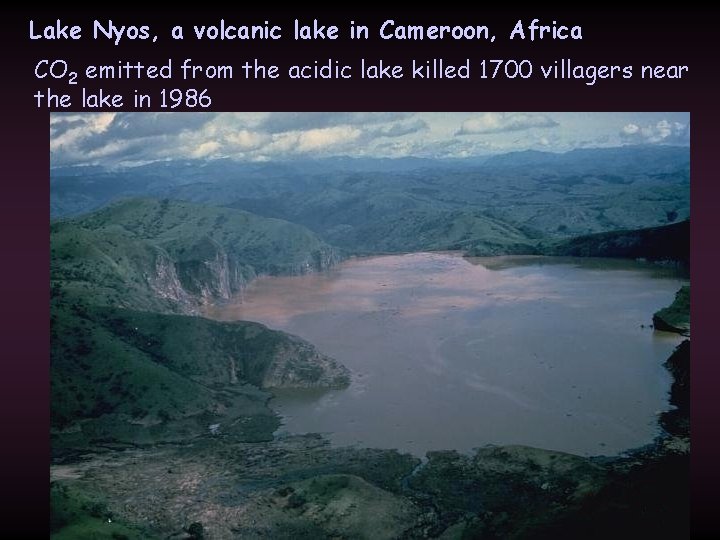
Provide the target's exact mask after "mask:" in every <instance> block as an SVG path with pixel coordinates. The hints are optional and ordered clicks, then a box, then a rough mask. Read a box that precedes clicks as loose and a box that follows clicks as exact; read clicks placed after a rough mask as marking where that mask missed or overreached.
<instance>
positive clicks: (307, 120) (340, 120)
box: [257, 112, 412, 133]
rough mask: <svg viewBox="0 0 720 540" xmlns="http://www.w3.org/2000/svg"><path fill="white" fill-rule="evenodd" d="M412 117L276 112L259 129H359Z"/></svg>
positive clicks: (267, 117)
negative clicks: (337, 127)
mask: <svg viewBox="0 0 720 540" xmlns="http://www.w3.org/2000/svg"><path fill="white" fill-rule="evenodd" d="M411 117H412V113H403V112H383V113H373V112H292V113H291V112H276V113H269V114H268V115H267V116H266V117H265V118H264V119H263V120H262V121H261V122H260V123H259V124H258V126H257V128H258V129H259V130H261V131H267V132H268V133H284V132H287V131H301V130H308V129H318V128H326V127H334V126H342V125H350V126H356V127H359V126H365V125H373V124H382V123H386V122H397V121H399V120H406V119H408V118H411Z"/></svg>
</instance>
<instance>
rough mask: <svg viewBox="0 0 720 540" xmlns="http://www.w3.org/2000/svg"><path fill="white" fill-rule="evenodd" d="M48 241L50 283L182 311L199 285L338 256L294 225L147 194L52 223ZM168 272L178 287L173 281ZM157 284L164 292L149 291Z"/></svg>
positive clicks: (232, 283)
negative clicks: (149, 196)
mask: <svg viewBox="0 0 720 540" xmlns="http://www.w3.org/2000/svg"><path fill="white" fill-rule="evenodd" d="M50 246H51V266H50V268H51V280H52V284H53V287H54V288H55V289H56V290H59V289H61V290H63V291H64V292H67V293H69V294H71V295H73V296H74V297H77V298H80V299H83V298H87V297H92V302H93V303H96V304H97V303H99V304H104V305H114V306H121V307H129V308H135V309H145V310H154V311H182V310H183V306H182V303H183V301H184V302H185V304H186V305H187V304H188V303H191V302H192V296H193V295H195V296H197V295H198V294H199V293H200V292H201V291H200V289H201V288H203V287H205V288H207V289H208V290H209V293H210V294H211V295H212V294H215V295H221V294H225V295H227V294H228V293H232V292H234V290H237V287H238V286H239V284H242V283H244V282H246V281H247V280H249V279H251V278H252V277H254V276H255V275H256V274H258V273H270V274H288V273H302V272H305V271H308V270H313V269H318V268H324V267H325V266H327V265H329V264H330V263H331V262H333V261H334V260H335V258H336V257H337V255H336V253H335V251H334V250H333V249H332V248H330V247H329V246H328V245H327V244H325V243H323V242H322V241H320V240H319V239H318V238H317V237H316V236H315V235H314V234H313V233H311V232H310V231H309V230H308V229H306V228H304V227H302V226H299V225H294V224H291V223H288V222H285V221H281V220H275V219H268V218H262V217H259V216H254V215H252V214H249V213H247V212H242V211H238V210H232V209H227V208H225V209H223V208H215V207H204V206H201V205H195V204H191V203H182V202H170V201H167V200H163V201H159V200H153V199H133V200H129V201H124V202H121V203H117V204H114V205H112V206H110V207H108V208H105V209H103V210H101V211H99V212H96V213H94V214H90V215H88V216H85V217H82V218H78V219H75V220H70V221H63V222H56V223H54V224H53V225H52V226H51V231H50ZM213 265H214V266H213ZM174 275H176V276H177V278H178V279H179V281H180V283H179V285H181V286H182V288H178V286H177V285H178V284H177V283H173V280H172V278H173V277H174ZM224 281H227V283H229V285H226V286H223V282H224ZM233 287H235V289H234V290H233ZM158 288H164V289H165V291H164V293H163V294H161V295H158V294H157V290H153V289H158ZM226 289H229V290H226Z"/></svg>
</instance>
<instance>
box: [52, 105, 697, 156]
mask: <svg viewBox="0 0 720 540" xmlns="http://www.w3.org/2000/svg"><path fill="white" fill-rule="evenodd" d="M689 142H690V115H689V113H672V112H663V113H627V112H622V113H567V112H561V113H558V112H553V113H550V112H548V113H498V112H475V113H456V112H455V113H398V112H389V113H387V112H386V113H382V112H380V113H367V112H361V113H357V112H356V113H328V112H318V113H308V112H304V113H93V114H91V113H87V114H85V113H83V114H77V113H75V114H73V113H59V114H52V115H51V116H50V157H51V164H52V166H60V165H74V164H101V165H108V166H114V165H134V164H141V163H147V162H149V161H155V160H161V159H162V160H164V159H188V158H211V159H212V158H221V157H230V158H234V159H240V160H253V161H268V160H275V159H295V158H302V157H308V158H312V157H327V156H368V157H403V156H418V157H429V158H459V157H469V156H482V155H488V154H497V153H504V152H510V151H514V150H527V149H534V150H547V151H551V152H564V151H567V150H572V149H573V148H587V147H597V146H619V145H623V144H681V145H688V144H689Z"/></svg>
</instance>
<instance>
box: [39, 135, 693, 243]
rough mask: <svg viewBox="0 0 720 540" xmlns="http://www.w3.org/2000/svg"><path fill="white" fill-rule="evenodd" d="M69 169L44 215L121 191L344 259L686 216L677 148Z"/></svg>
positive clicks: (78, 208)
mask: <svg viewBox="0 0 720 540" xmlns="http://www.w3.org/2000/svg"><path fill="white" fill-rule="evenodd" d="M70 169H72V170H69V169H68V168H65V169H62V170H57V171H52V172H51V185H50V191H51V208H52V213H53V215H54V216H69V215H76V214H79V213H82V212H86V211H88V210H92V209H96V208H98V207H101V206H103V205H106V204H107V203H108V202H110V201H114V200H117V199H118V198H121V197H127V196H152V197H169V198H171V199H175V200H185V201H194V202H198V203H202V204H206V205H213V206H225V207H233V208H238V209H242V210H247V211H250V212H253V213H256V214H259V215H263V216H266V217H274V218H280V219H284V220H287V221H292V222H294V223H298V224H301V225H304V226H306V227H308V228H310V229H311V230H312V231H314V232H315V233H316V234H317V235H318V236H320V237H321V238H322V239H323V240H325V241H327V242H329V243H331V244H334V245H338V246H341V247H343V248H344V249H346V250H348V251H351V252H356V253H373V252H375V253H377V252H387V251H404V250H407V249H451V248H453V247H455V246H461V245H462V246H464V245H471V246H472V245H477V246H482V245H483V244H486V246H485V249H486V251H487V252H488V253H492V252H496V251H498V249H499V250H500V251H502V249H504V248H503V246H504V245H507V246H511V247H508V248H507V249H508V251H514V250H516V249H519V248H517V246H518V245H526V244H528V243H532V242H529V241H530V240H533V239H539V238H569V237H572V236H578V235H584V234H591V233H598V232H606V231H612V230H619V229H638V228H643V227H652V226H658V225H663V224H667V223H672V222H676V221H680V220H683V219H687V218H688V217H689V215H690V202H689V199H690V195H689V191H690V190H689V181H690V180H689V179H690V174H689V170H690V169H689V149H688V148H687V147H673V146H626V147H620V148H594V149H581V150H573V151H571V152H567V153H565V154H555V153H549V152H536V151H527V152H514V153H510V154H505V155H500V156H494V157H490V158H487V159H484V158H483V159H478V158H469V159H456V160H430V159H419V158H402V159H374V158H343V157H335V158H327V159H320V160H295V161H283V162H270V163H246V162H237V161H233V160H229V159H221V160H212V161H204V160H178V161H165V162H156V163H150V164H147V165H143V166H140V167H134V168H127V169H117V170H104V171H98V170H97V169H95V168H81V167H75V168H70ZM489 223H494V224H496V225H498V224H502V226H503V227H505V228H508V230H514V231H516V233H517V234H513V235H512V236H511V238H508V239H507V241H498V239H496V238H494V237H492V235H491V236H490V237H483V234H484V232H491V229H492V227H490V225H489ZM466 233H467V234H469V236H467V234H466ZM500 240H502V239H500Z"/></svg>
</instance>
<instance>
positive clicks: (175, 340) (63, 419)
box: [51, 299, 349, 452]
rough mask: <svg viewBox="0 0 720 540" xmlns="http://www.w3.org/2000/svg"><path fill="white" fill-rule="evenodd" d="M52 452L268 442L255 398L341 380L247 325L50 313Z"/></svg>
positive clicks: (310, 354)
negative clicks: (204, 438) (212, 440)
mask: <svg viewBox="0 0 720 540" xmlns="http://www.w3.org/2000/svg"><path fill="white" fill-rule="evenodd" d="M51 337H52V339H51V402H52V428H53V430H54V431H53V439H54V440H53V448H54V450H55V451H56V452H59V451H61V450H62V449H63V448H64V447H67V446H70V447H78V446H84V445H90V444H97V443H104V444H107V443H111V442H112V443H118V442H123V443H133V444H138V443H150V442H157V441H162V440H186V439H191V438H193V437H197V436H198V435H205V434H207V433H208V429H209V426H211V425H214V424H217V428H215V429H214V431H217V432H218V433H219V432H222V433H223V434H225V435H233V436H235V437H237V438H239V439H240V440H268V439H270V438H271V435H272V432H273V431H274V430H275V429H276V428H277V426H278V425H279V423H278V420H277V418H276V417H275V415H274V414H273V413H272V412H271V411H270V410H269V409H268V408H267V407H266V406H265V404H266V402H267V400H268V399H269V397H270V394H268V393H267V392H265V391H263V390H260V389H272V388H308V387H323V388H331V387H343V386H346V385H347V384H348V383H349V374H348V372H347V370H346V369H345V368H344V367H342V366H341V365H339V364H338V363H337V362H335V361H334V360H332V359H330V358H328V357H326V356H324V355H322V354H320V353H318V352H317V351H316V350H315V349H314V347H313V346H312V345H310V344H309V343H307V342H305V341H303V340H302V339H300V338H297V337H294V336H290V335H288V334H285V333H283V332H278V331H274V330H270V329H268V328H266V327H265V326H263V325H261V324H258V323H252V322H234V323H219V322H215V321H210V320H207V319H203V318H200V317H187V316H180V315H162V314H157V313H147V312H139V311H131V310H124V309H114V308H105V307H96V306H89V305H79V304H67V303H64V302H62V299H56V301H55V302H54V303H53V309H52V316H51Z"/></svg>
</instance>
